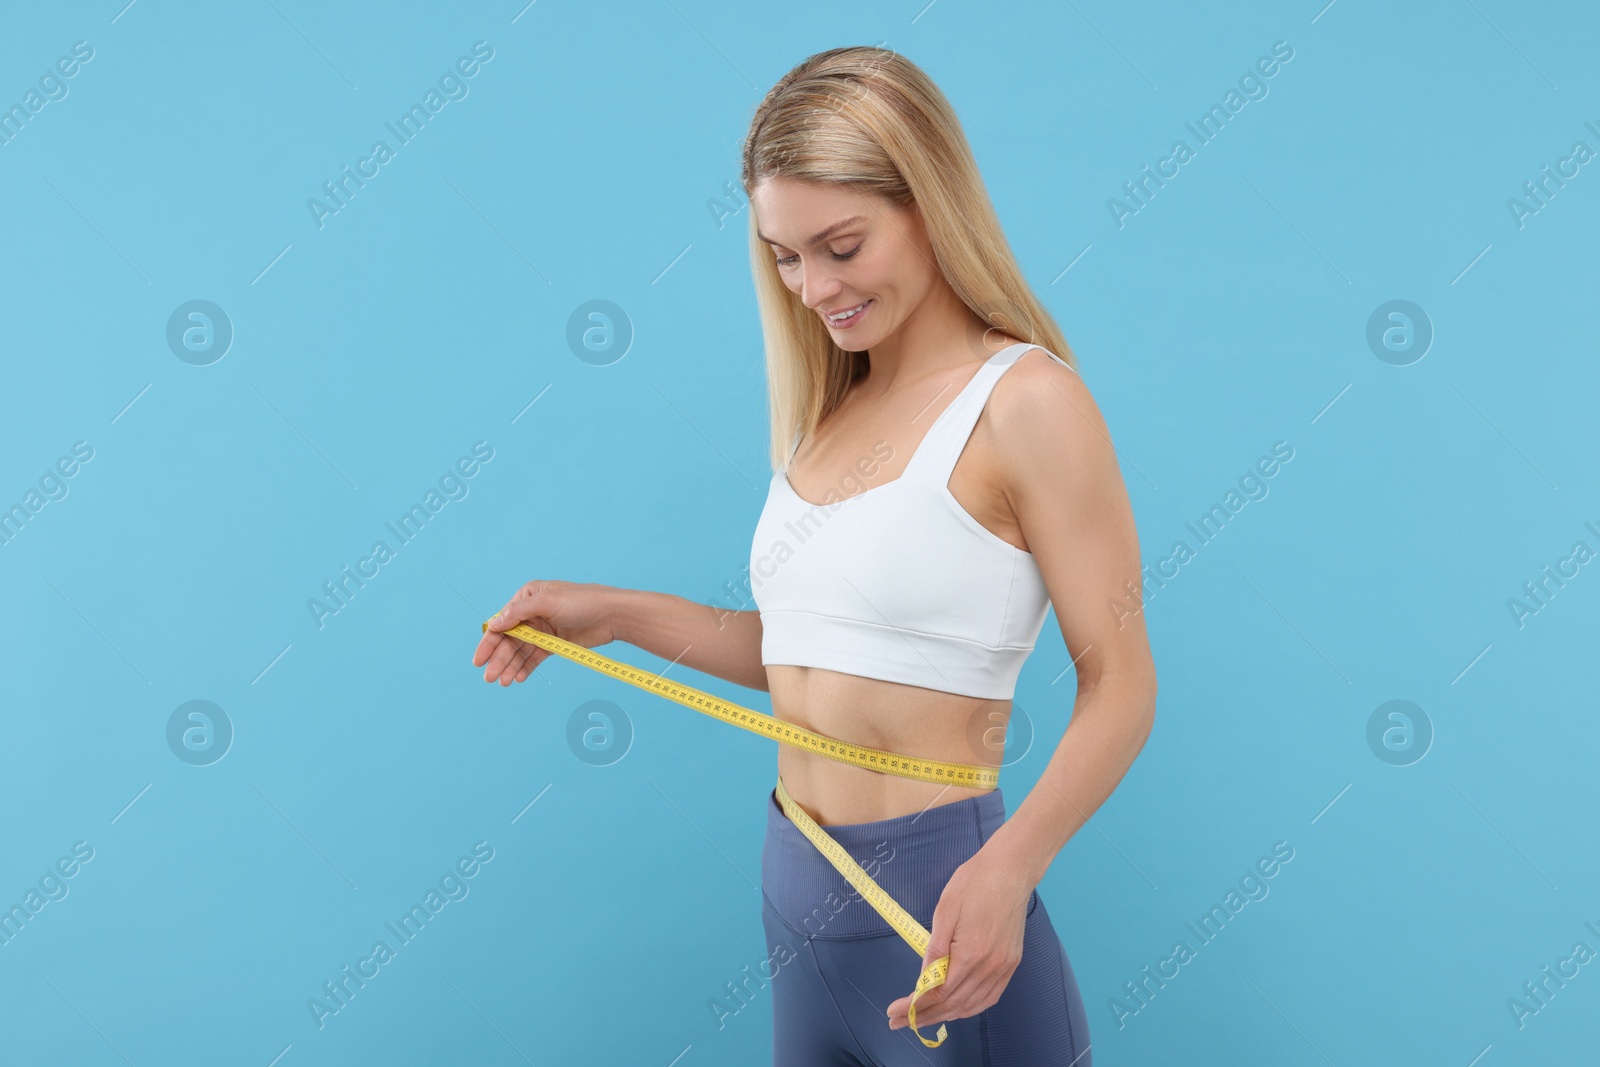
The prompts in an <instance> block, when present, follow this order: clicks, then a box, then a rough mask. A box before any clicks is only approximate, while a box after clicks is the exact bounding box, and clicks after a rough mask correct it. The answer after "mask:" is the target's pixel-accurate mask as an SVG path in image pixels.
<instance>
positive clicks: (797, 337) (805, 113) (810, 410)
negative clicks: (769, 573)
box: [740, 46, 1078, 470]
mask: <svg viewBox="0 0 1600 1067" xmlns="http://www.w3.org/2000/svg"><path fill="white" fill-rule="evenodd" d="M780 176H781V177H784V178H789V179H793V180H796V181H804V182H815V183H818V184H823V185H844V186H848V187H850V188H852V189H854V190H855V191H857V192H861V193H866V194H872V195H877V196H881V197H884V198H885V199H887V200H888V201H890V202H891V203H893V204H895V205H897V206H901V207H905V206H908V205H910V204H912V203H915V204H916V205H917V207H918V208H919V209H920V211H921V214H922V220H923V223H924V225H925V226H926V227H927V231H928V239H929V241H930V243H931V244H932V245H933V253H934V260H935V262H936V264H937V265H938V268H939V270H940V272H941V273H942V274H943V275H944V279H945V281H946V282H947V283H949V285H950V288H951V289H953V290H954V291H955V293H956V295H957V296H959V297H960V298H961V300H962V302H963V303H965V304H966V305H967V307H969V308H971V309H972V311H973V313H974V314H976V315H977V316H978V318H980V319H981V320H983V321H984V322H987V323H989V324H990V326H991V327H993V328H995V329H997V330H1001V331H1004V332H1005V333H1008V334H1010V335H1011V336H1013V337H1016V338H1017V339H1019V340H1022V341H1028V342H1031V343H1033V344H1037V345H1039V346H1040V347H1041V348H1045V349H1048V350H1049V351H1051V352H1053V353H1055V354H1056V355H1058V356H1060V357H1061V358H1062V359H1064V360H1066V361H1067V362H1068V363H1069V364H1071V365H1072V367H1073V368H1074V369H1077V366H1078V361H1077V357H1076V356H1074V355H1073V353H1072V351H1071V349H1070V348H1068V347H1067V341H1066V338H1065V336H1063V334H1062V333H1061V329H1060V327H1059V326H1057V325H1056V322H1055V319H1053V318H1052V317H1051V316H1050V313H1049V312H1048V311H1046V310H1045V308H1044V305H1043V304H1041V303H1040V302H1039V300H1038V298H1037V297H1035V296H1034V294H1033V290H1032V289H1031V288H1030V287H1029V286H1028V283H1027V280H1026V279H1024V278H1023V276H1022V270H1021V269H1020V268H1019V267H1018V266H1017V261H1016V258H1015V257H1014V256H1012V254H1011V248H1010V246H1009V245H1008V244H1007V243H1006V239H1005V234H1004V233H1003V232H1002V231H1001V229H1000V220H999V218H998V217H997V216H996V214H995V210H994V205H993V204H991V203H990V201H989V194H988V192H987V191H986V190H985V189H984V186H983V179H982V178H981V177H980V176H979V174H978V165H977V163H976V161H974V159H973V158H972V149H971V147H970V146H969V145H968V144H967V139H966V135H965V134H964V133H963V132H962V130H961V124H960V122H959V121H958V120H957V119H956V115H955V111H954V110H953V109H952V108H951V107H950V103H949V101H947V100H946V99H945V97H944V94H943V93H941V92H940V91H939V88H938V86H936V85H934V84H933V81H932V80H931V79H930V78H929V77H928V76H927V74H925V73H924V72H923V71H922V69H921V68H920V67H918V66H917V65H916V64H915V63H913V62H911V61H910V60H909V59H906V58H905V57H904V56H901V55H900V54H899V53H897V52H895V51H893V50H892V49H887V48H875V47H870V46H858V47H850V48H833V49H829V50H828V51H826V52H818V53H817V54H816V55H813V56H810V57H809V58H807V59H805V60H803V61H801V62H800V63H799V64H798V65H797V66H796V67H795V68H794V69H793V70H791V71H789V73H787V74H785V75H784V76H783V77H782V78H780V79H779V80H778V83H777V84H776V85H774V86H773V87H772V88H771V89H770V90H769V91H768V92H767V95H766V97H765V99H763V100H762V101H761V104H760V105H759V106H758V107H757V108H756V111H755V115H754V117H753V118H752V119H751V120H750V129H749V132H748V133H747V134H746V136H745V141H744V150H743V160H742V165H741V173H740V178H741V180H742V181H743V183H744V187H745V192H746V194H747V195H748V193H749V192H750V191H751V190H753V189H754V188H755V187H756V186H757V185H758V184H759V183H760V182H762V181H764V180H766V179H768V178H773V177H780ZM749 214H750V267H751V271H752V272H753V274H754V276H755V290H756V302H757V305H758V307H759V309H760V313H761V332H762V335H763V338H764V340H765V343H766V352H767V399H768V404H769V408H770V415H771V420H772V441H771V459H772V467H773V469H774V470H778V469H780V468H782V467H784V466H785V465H786V463H787V461H788V455H789V444H790V442H791V440H792V439H793V438H794V435H795V434H796V433H801V434H807V433H810V432H811V431H812V430H814V429H815V428H816V427H817V424H818V423H820V422H821V421H822V420H823V419H824V418H826V417H827V416H828V414H829V413H830V412H832V411H833V409H834V408H836V407H837V406H838V405H839V402H840V401H841V400H842V399H843V398H844V395H845V391H846V390H847V389H848V388H849V387H850V384H851V383H852V382H853V381H855V380H856V379H857V378H859V377H860V376H861V375H863V374H865V373H866V371H867V354H866V353H865V352H847V351H845V350H844V349H842V348H840V347H839V346H838V345H836V344H834V342H833V338H832V336H831V335H830V334H829V333H828V330H827V327H826V326H824V325H823V323H822V320H821V318H820V317H819V316H818V315H817V314H816V313H815V312H814V311H812V310H811V309H809V308H807V307H806V306H805V304H804V303H802V302H801V300H800V298H799V296H797V295H796V294H794V293H792V292H790V291H789V288H788V287H787V286H786V285H784V283H783V279H782V278H781V277H780V276H779V274H778V268H777V264H776V261H775V258H774V257H773V255H772V254H771V250H770V249H769V248H767V246H766V244H765V242H763V241H762V240H761V239H760V238H759V237H758V236H756V230H757V223H756V219H755V213H754V212H753V211H752V212H750V213H749Z"/></svg>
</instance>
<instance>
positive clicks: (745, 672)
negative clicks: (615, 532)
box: [611, 589, 767, 692]
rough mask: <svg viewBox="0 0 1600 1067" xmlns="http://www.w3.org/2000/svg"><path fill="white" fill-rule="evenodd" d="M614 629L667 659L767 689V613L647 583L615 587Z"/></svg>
mask: <svg viewBox="0 0 1600 1067" xmlns="http://www.w3.org/2000/svg"><path fill="white" fill-rule="evenodd" d="M614 595H615V598H616V604H615V607H613V609H612V627H611V629H612V633H613V634H615V635H616V638H617V640H619V641H626V642H627V643H628V644H630V645H635V646H637V647H639V648H642V649H644V650H645V651H646V652H649V653H652V654H654V655H657V656H660V657H661V658H662V659H664V660H670V661H672V662H674V663H681V664H683V665H684V666H685V667H690V668H692V669H694V670H697V671H702V672H704V673H706V674H711V675H715V676H716V677H718V678H722V679H725V680H727V681H730V682H734V683H736V684H738V685H742V686H745V687H746V688H749V689H759V690H761V691H762V692H765V691H766V689H767V669H766V668H765V667H763V666H762V665H761V615H760V613H759V612H756V611H728V610H727V609H725V608H719V607H714V606H712V605H710V604H696V603H695V602H694V601H692V600H685V599H684V598H683V597H681V596H674V595H673V594H671V593H654V592H651V591H649V590H646V589H617V590H615V591H614Z"/></svg>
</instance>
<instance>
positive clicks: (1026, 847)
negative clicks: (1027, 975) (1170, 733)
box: [889, 352, 1156, 1028]
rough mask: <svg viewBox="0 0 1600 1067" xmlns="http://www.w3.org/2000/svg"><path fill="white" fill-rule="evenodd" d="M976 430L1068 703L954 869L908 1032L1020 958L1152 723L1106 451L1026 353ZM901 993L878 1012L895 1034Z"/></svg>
mask: <svg viewBox="0 0 1600 1067" xmlns="http://www.w3.org/2000/svg"><path fill="white" fill-rule="evenodd" d="M986 415H987V416H989V428H988V431H987V432H988V433H989V435H990V439H991V441H992V442H993V445H994V452H995V454H996V455H998V456H1001V457H1004V459H1003V460H1002V464H1003V465H1002V478H1001V486H1002V488H1003V490H1004V491H1005V493H1006V496H1007V498H1008V499H1009V501H1010V503H1011V506H1012V508H1013V510H1014V512H1015V514H1016V515H1017V518H1018V520H1019V522H1020V524H1021V526H1022V531H1023V537H1024V538H1025V539H1026V541H1027V544H1028V549H1029V551H1031V552H1032V553H1033V556H1034V559H1035V561H1036V562H1037V563H1038V565H1039V570H1040V573H1041V574H1042V575H1043V576H1044V580H1045V585H1046V587H1047V588H1048V589H1049V592H1050V600H1051V603H1052V604H1053V605H1054V607H1055V611H1056V618H1057V619H1058V620H1059V621H1060V624H1061V634H1062V637H1063V638H1064V639H1065V640H1066V646H1067V652H1068V654H1069V655H1070V656H1071V657H1072V660H1073V662H1074V663H1075V664H1076V665H1077V673H1078V694H1077V698H1076V701H1075V702H1074V704H1073V709H1072V720H1071V722H1070V723H1069V724H1068V726H1067V729H1066V731H1065V733H1064V734H1063V736H1062V738H1061V742H1060V744H1059V745H1057V746H1056V750H1055V753H1054V754H1053V755H1052V756H1051V757H1050V762H1049V764H1048V765H1047V766H1046V767H1045V769H1044V771H1043V773H1042V774H1041V776H1040V780H1039V783H1038V785H1036V786H1035V787H1034V788H1033V790H1032V791H1031V792H1030V793H1029V794H1028V795H1027V797H1026V798H1024V800H1023V801H1022V803H1021V804H1020V805H1018V806H1017V808H1016V809H1015V810H1014V811H1013V812H1012V814H1011V816H1010V818H1008V819H1007V820H1006V821H1005V823H1004V824H1002V825H1001V826H1000V828H999V829H998V830H996V831H995V833H994V834H993V835H992V836H991V837H990V838H989V840H988V841H987V842H985V843H984V845H983V847H982V848H981V849H979V850H978V852H977V853H976V854H975V855H974V856H973V857H972V858H971V859H969V860H968V861H967V862H966V863H964V864H962V865H961V866H960V867H959V868H957V869H956V872H955V874H954V875H952V876H951V878H950V881H949V882H948V883H947V884H946V886H945V889H944V892H943V893H942V894H941V896H940V898H939V904H938V907H937V908H935V910H934V913H933V928H932V930H931V931H930V933H931V935H932V937H931V939H930V940H929V943H928V953H927V956H926V957H925V959H924V961H923V962H924V965H926V964H927V963H930V962H932V961H933V960H936V959H938V958H939V957H940V956H943V955H945V954H947V953H948V954H949V956H950V965H949V971H948V973H947V975H946V978H945V981H944V984H943V985H940V986H938V987H936V988H934V989H932V990H930V991H929V992H928V993H927V994H926V995H925V996H923V997H922V998H921V999H919V1000H918V1001H917V1026H918V1027H919V1028H921V1027H923V1026H924V1025H925V1024H937V1023H939V1022H941V1021H943V1020H946V1019H962V1018H966V1017H968V1016H970V1015H976V1014H977V1013H978V1012H980V1011H983V1010H984V1009H985V1008H988V1007H989V1006H990V1005H992V1004H994V1002H995V1001H997V1000H999V999H1000V994H1001V993H1002V992H1003V991H1004V990H1005V987H1006V984H1007V983H1008V982H1009V981H1010V980H1011V975H1012V973H1013V972H1014V971H1015V970H1016V968H1017V964H1018V963H1020V962H1021V960H1022V940H1023V929H1024V922H1025V920H1026V918H1027V905H1028V900H1029V898H1030V897H1031V895H1032V893H1033V890H1034V887H1035V886H1037V885H1038V884H1039V881H1040V880H1041V879H1042V878H1043V877H1044V874H1045V871H1046V870H1048V869H1049V867H1050V862H1051V861H1052V860H1053V859H1054V858H1055V855H1056V853H1057V852H1059V851H1060V850H1061V847H1062V846H1063V845H1065V844H1066V843H1067V841H1068V840H1069V839H1070V838H1071V837H1072V835H1073V834H1074V833H1076V832H1077V830H1078V828H1079V827H1081V826H1082V825H1083V824H1084V823H1085V822H1087V821H1088V819H1089V817H1090V816H1091V815H1093V814H1094V812H1095V810H1096V809H1098V808H1099V807H1100V805H1101V804H1102V803H1104V802H1105V799H1106V798H1107V797H1109V796H1110V795H1111V792H1112V790H1114V789H1116V787H1117V783H1119V782H1120V781H1121V780H1122V776H1123V775H1124V774H1126V773H1127V771H1128V767H1129V766H1130V765H1132V763H1133V761H1134V758H1135V757H1137V756H1138V755H1139V751H1140V749H1142V748H1143V747H1144V743H1145V739H1146V738H1147V737H1149V735H1150V728H1151V726H1152V724H1153V723H1154V720H1155V703H1156V672H1155V665H1154V662H1153V660H1152V658H1151V655H1150V644H1149V640H1148V638H1147V636H1146V633H1145V626H1144V613H1143V610H1142V604H1143V595H1142V594H1143V584H1142V582H1143V575H1142V573H1141V571H1140V564H1139V541H1138V535H1137V533H1136V531H1135V529H1134V522H1133V509H1132V507H1131V506H1130V504H1129V502H1128V494H1127V490H1126V488H1125V487H1124V485H1123V482H1122V474H1121V471H1120V469H1119V467H1118V465H1117V453H1116V449H1115V448H1114V447H1113V446H1112V443H1111V436H1110V434H1109V432H1108V431H1107V429H1106V424H1105V420H1104V419H1103V418H1101V416H1100V411H1099V408H1098V406H1097V405H1096V404H1095V402H1094V399H1093V397H1092V396H1090V393H1089V389H1088V387H1087V386H1086V385H1085V384H1084V383H1083V381H1082V380H1081V379H1080V378H1079V377H1078V375H1077V374H1076V373H1074V372H1073V371H1071V370H1069V369H1068V368H1066V367H1063V366H1061V365H1059V364H1057V363H1055V362H1054V361H1053V360H1051V359H1050V358H1049V357H1048V356H1045V355H1044V354H1043V353H1040V354H1039V355H1038V356H1037V357H1035V356H1034V355H1033V354H1032V353H1031V352H1030V353H1028V354H1026V355H1025V357H1024V361H1023V362H1022V363H1020V364H1018V365H1017V366H1015V367H1013V368H1012V369H1011V370H1010V371H1009V372H1008V373H1007V374H1006V376H1005V377H1004V378H1002V379H1001V380H1000V383H999V384H998V385H997V386H996V387H995V390H994V393H993V394H992V395H991V397H990V399H989V405H988V407H987V409H986ZM909 1003H910V997H902V998H900V999H899V1000H897V1001H895V1002H894V1003H893V1004H891V1005H890V1006H889V1025H890V1026H891V1027H894V1028H898V1027H902V1026H905V1025H906V1008H907V1005H908V1004H909Z"/></svg>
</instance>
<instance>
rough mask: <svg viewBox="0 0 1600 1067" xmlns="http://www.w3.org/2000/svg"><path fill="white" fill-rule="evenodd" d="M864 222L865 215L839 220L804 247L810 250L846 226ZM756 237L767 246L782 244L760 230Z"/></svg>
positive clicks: (865, 219)
mask: <svg viewBox="0 0 1600 1067" xmlns="http://www.w3.org/2000/svg"><path fill="white" fill-rule="evenodd" d="M866 221H867V217H866V216H865V215H851V216H850V217H849V218H847V219H840V220H839V221H838V222H836V223H834V224H833V225H832V226H829V227H828V228H827V229H826V230H823V231H822V232H821V233H819V234H817V235H816V236H815V237H813V238H811V240H809V241H807V242H806V247H807V248H810V247H812V246H813V245H817V244H821V243H822V242H823V241H826V240H827V239H828V238H829V237H832V236H833V235H834V234H836V233H838V232H839V231H840V230H842V229H844V228H845V227H846V226H854V225H855V224H856V223H858V222H866ZM756 237H757V238H758V239H759V240H762V241H765V242H766V243H767V244H769V245H775V244H782V242H781V241H774V240H773V239H772V238H770V237H768V236H767V235H766V234H764V233H762V232H761V231H760V230H757V231H756Z"/></svg>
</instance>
